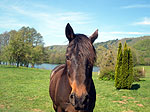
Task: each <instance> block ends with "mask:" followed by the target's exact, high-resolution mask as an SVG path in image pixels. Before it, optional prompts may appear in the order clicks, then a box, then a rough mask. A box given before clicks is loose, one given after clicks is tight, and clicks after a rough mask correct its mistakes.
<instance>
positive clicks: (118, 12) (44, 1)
mask: <svg viewBox="0 0 150 112" xmlns="http://www.w3.org/2000/svg"><path fill="white" fill-rule="evenodd" d="M67 23H70V24H71V26H72V27H73V29H74V32H75V33H83V34H86V35H91V34H92V33H93V32H94V31H95V30H96V29H98V30H99V37H98V39H97V40H96V42H104V41H107V40H112V39H117V38H118V39H121V38H125V37H138V36H144V35H150V0H74V1H73V0H0V33H3V32H5V31H10V30H12V29H15V30H18V29H20V28H21V27H22V26H29V27H34V28H35V29H36V30H37V31H38V32H39V33H41V35H42V36H43V38H44V42H45V46H49V45H62V44H63V45H65V44H68V42H67V39H66V37H65V26H66V24H67Z"/></svg>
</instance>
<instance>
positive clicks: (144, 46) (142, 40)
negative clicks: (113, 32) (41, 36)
mask: <svg viewBox="0 0 150 112" xmlns="http://www.w3.org/2000/svg"><path fill="white" fill-rule="evenodd" d="M125 41H126V42H127V44H128V46H129V47H130V48H131V49H132V53H133V55H134V57H135V59H134V60H136V64H138V65H150V45H149V43H150V36H143V37H137V38H124V39H121V40H118V39H116V40H109V41H106V42H99V43H95V44H94V47H95V48H96V51H97V52H100V51H104V52H105V51H106V50H107V49H111V50H112V51H114V53H115V54H116V51H117V48H118V44H119V42H121V43H122V44H124V42H125ZM66 48H67V45H54V46H48V47H45V49H46V54H47V55H48V56H49V58H48V59H47V60H46V62H48V63H64V60H65V52H66ZM99 54H101V52H100V53H99ZM97 57H98V58H99V55H98V56H97Z"/></svg>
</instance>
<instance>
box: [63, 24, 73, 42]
mask: <svg viewBox="0 0 150 112" xmlns="http://www.w3.org/2000/svg"><path fill="white" fill-rule="evenodd" d="M65 33H66V37H67V39H68V40H69V42H71V41H72V40H73V39H74V37H75V36H74V32H73V29H72V27H71V26H70V24H69V23H68V24H67V25H66V30H65Z"/></svg>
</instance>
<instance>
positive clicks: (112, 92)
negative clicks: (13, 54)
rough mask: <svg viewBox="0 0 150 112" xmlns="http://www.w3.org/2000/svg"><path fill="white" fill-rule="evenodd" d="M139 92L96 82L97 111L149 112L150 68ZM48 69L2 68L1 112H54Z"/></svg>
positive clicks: (103, 82)
mask: <svg viewBox="0 0 150 112" xmlns="http://www.w3.org/2000/svg"><path fill="white" fill-rule="evenodd" d="M145 70H146V78H143V79H142V81H140V82H135V83H134V84H136V85H138V86H140V88H138V89H137V90H116V89H115V87H114V82H113V81H100V80H98V76H97V75H96V74H97V73H94V75H93V79H94V82H95V86H96V92H97V100H96V107H95V109H94V112H149V111H150V66H146V67H145ZM49 74H50V71H48V70H41V69H31V68H16V67H8V66H0V112H54V110H53V109H52V101H51V100H50V97H49V92H48V91H49Z"/></svg>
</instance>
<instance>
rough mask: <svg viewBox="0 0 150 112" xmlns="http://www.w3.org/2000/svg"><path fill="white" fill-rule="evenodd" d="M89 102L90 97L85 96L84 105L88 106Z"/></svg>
mask: <svg viewBox="0 0 150 112" xmlns="http://www.w3.org/2000/svg"><path fill="white" fill-rule="evenodd" d="M88 102H89V95H85V97H84V99H83V104H86V103H88Z"/></svg>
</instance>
